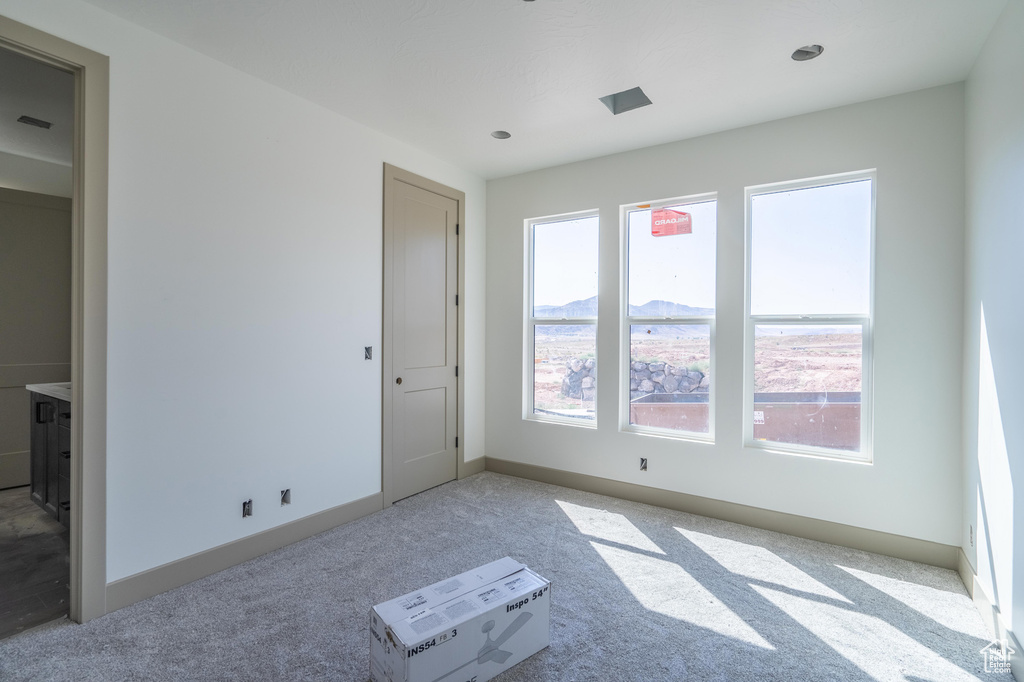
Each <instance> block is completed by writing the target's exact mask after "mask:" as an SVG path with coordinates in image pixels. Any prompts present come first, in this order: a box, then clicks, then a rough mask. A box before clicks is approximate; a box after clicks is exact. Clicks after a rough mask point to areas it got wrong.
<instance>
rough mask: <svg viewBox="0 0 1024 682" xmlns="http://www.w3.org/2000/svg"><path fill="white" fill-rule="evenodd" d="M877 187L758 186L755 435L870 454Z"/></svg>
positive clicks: (748, 411) (836, 180)
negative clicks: (873, 271)
mask: <svg viewBox="0 0 1024 682" xmlns="http://www.w3.org/2000/svg"><path fill="white" fill-rule="evenodd" d="M874 186H875V181H874V173H873V172H865V173H856V174H849V175H841V176H831V177H828V178H818V179H816V180H809V181H800V182H793V183H785V184H780V185H770V186H762V187H755V188H748V189H747V267H748V270H747V284H748V290H747V313H748V314H747V328H746V338H747V344H746V348H747V372H746V375H747V387H746V391H745V396H746V405H745V415H746V417H745V421H746V424H745V440H746V442H747V444H748V445H753V446H760V447H765V448H770V449H782V450H786V451H789V452H797V453H806V454H820V455H827V456H833V457H842V458H847V459H859V460H869V459H870V441H869V437H870V433H871V431H870V423H869V421H870V415H871V410H870V399H871V391H870V376H871V373H870V367H871V363H870V358H871V307H872V267H873V266H872V251H873V235H874V203H875V202H874Z"/></svg>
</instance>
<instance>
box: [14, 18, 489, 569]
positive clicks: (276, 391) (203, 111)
mask: <svg viewBox="0 0 1024 682" xmlns="http://www.w3.org/2000/svg"><path fill="white" fill-rule="evenodd" d="M0 14H3V15H5V16H8V17H10V18H12V19H15V20H17V21H21V22H24V23H26V24H29V25H31V26H33V27H35V28H38V29H41V30H43V31H47V32H49V33H52V34H54V35H57V36H58V37H61V38H64V39H66V40H69V41H71V42H74V43H77V44H79V45H82V46H84V47H87V48H89V49H91V50H95V51H97V52H100V53H103V54H107V55H109V56H110V174H109V180H110V187H109V196H110V206H109V228H108V229H109V336H108V339H109V353H108V387H107V390H108V406H107V407H108V409H107V414H108V452H107V518H108V533H107V543H108V545H107V572H108V573H107V579H108V581H113V580H117V579H119V578H123V577H126V576H129V575H132V574H135V573H138V572H140V571H143V570H146V569H149V568H152V567H155V566H158V565H161V564H164V563H166V562H169V561H172V560H175V559H178V558H181V557H184V556H187V555H190V554H193V553H195V552H200V551H202V550H205V549H208V548H210V547H214V546H216V545H220V544H222V543H226V542H230V541H232V540H236V539H238V538H241V537H244V536H246V535H249V534H252V533H255V532H257V531H262V530H265V529H267V528H270V527H273V526H276V525H279V524H282V523H285V522H288V521H292V520H294V519H297V518H300V517H302V516H306V515H309V514H312V513H315V512H318V511H321V510H324V509H328V508H330V507H334V506H336V505H340V504H344V503H346V502H350V501H352V500H355V499H358V498H362V497H364V496H366V495H370V494H372V493H374V492H377V491H379V490H380V487H381V481H380V452H381V450H380V447H381V444H380V423H381V409H380V404H381V396H380V372H381V365H380V357H381V353H380V343H381V306H382V301H381V277H382V266H381V259H382V250H381V249H382V246H381V243H382V239H381V204H382V196H381V193H382V178H383V168H382V164H383V162H385V161H387V162H389V163H392V164H395V165H397V166H399V167H402V168H405V169H407V170H409V171H412V172H414V173H418V174H421V175H424V176H427V177H429V178H431V179H433V180H436V181H438V182H441V183H444V184H447V185H450V186H452V187H455V188H457V189H461V190H463V191H465V192H466V194H467V202H466V203H467V223H468V224H467V226H466V229H465V230H464V232H463V234H464V235H465V237H464V238H465V240H466V242H465V243H466V251H467V262H466V287H467V289H468V290H469V291H471V292H473V291H482V290H483V287H484V284H485V283H484V275H483V273H484V249H485V239H484V238H485V231H484V201H485V196H484V191H485V187H484V183H483V181H482V180H481V179H480V178H478V177H476V176H474V175H472V174H470V173H467V172H464V171H462V170H460V169H459V168H456V167H453V166H451V165H449V164H447V163H444V162H442V161H440V160H438V159H436V158H434V157H431V156H429V155H427V154H425V153H422V152H420V151H418V150H417V149H415V148H412V147H410V146H408V145H405V144H403V143H400V142H398V141H396V140H394V139H392V138H389V137H386V136H384V135H382V134H379V133H377V132H374V131H372V130H370V129H368V128H365V127H363V126H361V125H358V124H356V123H353V122H352V121H350V120H348V119H346V118H344V117H341V116H339V115H337V114H334V113H332V112H329V111H327V110H325V109H323V108H321V107H319V106H316V105H313V104H310V103H308V102H306V101H304V100H301V99H299V98H297V97H295V96H293V95H290V94H288V93H286V92H284V91H282V90H280V89H278V88H276V87H273V86H270V85H267V84H265V83H263V82H261V81H258V80H256V79H254V78H252V77H249V76H247V75H244V74H242V73H240V72H238V71H236V70H234V69H232V68H229V67H227V66H225V65H223V64H220V63H218V62H215V61H213V60H211V59H209V58H207V57H205V56H202V55H200V54H198V53H196V52H193V51H191V50H188V49H186V48H184V47H182V46H180V45H177V44H175V43H172V42H170V41H168V40H165V39H163V38H161V37H159V36H157V35H155V34H153V33H151V32H148V31H146V30H143V29H141V28H139V27H137V26H135V25H132V24H130V23H127V22H125V21H123V20H120V19H118V18H115V17H113V16H111V15H108V14H106V13H104V12H101V11H99V10H97V9H96V8H94V7H92V6H90V5H86V4H84V3H80V2H77V1H76V0H53V1H51V2H46V3H39V2H35V1H34V0H0ZM483 304H484V301H483V298H482V297H476V296H467V301H466V305H467V310H466V319H467V330H466V338H467V348H466V349H465V355H464V362H463V364H464V365H465V366H466V367H467V368H468V372H467V382H466V385H467V391H466V393H467V394H466V421H467V423H466V424H465V451H466V453H467V456H468V457H474V456H476V457H478V456H482V454H483V445H484V442H483V411H482V403H483V369H482V368H483V357H484V353H483V351H484V342H483V339H484V305H483ZM371 344H372V345H373V346H374V348H375V350H376V353H375V354H374V360H373V361H372V362H367V361H364V360H363V346H366V345H371ZM474 368H480V369H479V370H478V371H474ZM368 387H369V388H368ZM285 487H290V488H291V489H292V504H291V506H289V507H283V508H282V507H280V506H279V504H278V502H277V499H276V498H277V495H278V491H280V490H281V489H282V488H285ZM249 497H252V498H253V500H254V506H255V510H254V511H255V514H254V516H253V517H252V518H250V519H246V520H244V521H243V520H242V519H241V515H240V509H241V507H240V504H241V501H242V500H244V499H247V498H249Z"/></svg>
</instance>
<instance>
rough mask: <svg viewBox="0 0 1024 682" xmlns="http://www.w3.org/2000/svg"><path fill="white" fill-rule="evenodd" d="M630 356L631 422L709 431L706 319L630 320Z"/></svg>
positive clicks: (642, 424)
mask: <svg viewBox="0 0 1024 682" xmlns="http://www.w3.org/2000/svg"><path fill="white" fill-rule="evenodd" d="M629 361H630V364H629V423H630V424H632V425H635V426H647V427H652V428H659V429H671V430H673V431H689V432H693V433H708V430H709V427H710V423H711V420H710V413H709V402H708V397H709V395H710V391H711V327H710V326H709V325H706V324H657V325H632V326H631V327H630V329H629Z"/></svg>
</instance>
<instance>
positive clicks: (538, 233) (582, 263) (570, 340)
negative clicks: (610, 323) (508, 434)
mask: <svg viewBox="0 0 1024 682" xmlns="http://www.w3.org/2000/svg"><path fill="white" fill-rule="evenodd" d="M526 241H527V246H526V251H527V253H529V258H528V259H527V272H526V287H527V292H526V297H525V298H526V325H525V331H526V338H525V339H524V347H525V348H526V361H525V368H524V374H525V382H524V383H525V390H524V396H525V400H524V416H525V417H526V418H528V419H547V420H553V421H563V422H567V423H576V424H590V425H594V423H595V416H594V406H595V404H596V398H597V249H598V217H597V212H596V211H591V212H588V213H583V214H574V215H564V216H557V217H551V218H537V219H534V220H528V221H527V223H526Z"/></svg>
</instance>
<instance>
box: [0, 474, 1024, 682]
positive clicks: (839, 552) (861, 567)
mask: <svg viewBox="0 0 1024 682" xmlns="http://www.w3.org/2000/svg"><path fill="white" fill-rule="evenodd" d="M506 555H508V556H511V557H513V558H515V559H518V560H520V561H522V562H524V563H525V564H527V565H529V566H530V567H531V568H533V569H534V570H535V571H537V572H538V573H540V574H541V575H543V576H545V577H546V578H548V579H550V580H551V581H552V602H551V646H550V647H548V648H547V649H545V650H543V651H541V652H540V653H538V654H537V655H535V656H533V657H532V658H530V659H527V660H526V661H524V662H523V663H521V664H519V665H518V666H516V667H514V668H512V669H511V670H509V671H508V672H506V673H505V674H504V675H502V676H501V677H499V678H497V679H499V680H501V681H502V682H533V681H537V680H551V681H558V682H563V681H571V680H609V681H616V682H618V681H626V680H723V681H724V680H749V681H751V682H753V681H755V680H756V681H762V680H780V681H786V682H790V681H795V680H801V681H802V680H830V681H831V680H901V681H908V682H922V681H924V680H932V681H935V682H953V681H956V680H972V679H983V680H986V681H990V682H996V681H999V682H1005V681H1007V680H1010V679H1011V678H1010V676H1009V675H995V674H987V673H984V672H983V667H982V665H983V661H982V657H981V654H980V653H979V651H980V650H981V649H982V648H983V647H984V646H986V645H987V644H988V642H989V640H988V633H987V632H986V631H985V628H984V626H983V624H982V621H981V618H980V616H979V615H978V614H977V612H976V611H975V610H974V607H973V605H972V603H971V600H970V598H969V597H968V596H967V594H966V592H965V590H964V588H963V585H962V584H961V583H960V580H959V578H958V577H957V575H956V574H955V573H954V572H952V571H948V570H944V569H938V568H934V567H930V566H925V565H921V564H915V563H912V562H908V561H903V560H899V559H892V558H888V557H884V556H879V555H874V554H868V553H866V552H860V551H856V550H850V549H845V548H842V547H837V546H833V545H827V544H822V543H818V542H812V541H809V540H802V539H798V538H793V537H790V536H786V535H781V534H778V533H771V532H767V531H762V530H756V529H752V528H748V527H745V526H738V525H735V524H730V523H726V522H723V521H716V520H712V519H707V518H703V517H699V516H692V515H689V514H683V513H680V512H674V511H668V510H664V509H660V508H657V507H650V506H646V505H642V504H636V503H632V502H625V501H622V500H617V499H614V498H609V497H602V496H599V495H591V494H588V493H582V492H578V491H574V490H569V489H566V488H559V487H555V486H549V485H544V484H540V483H534V482H530V481H524V480H521V479H517V478H511V477H506V476H500V475H497V474H492V473H485V474H480V475H477V476H474V477H471V478H468V479H465V480H463V481H458V482H453V483H449V484H446V485H444V486H441V487H439V488H434V489H433V490H428V491H427V492H425V493H422V494H420V495H417V496H415V497H412V498H409V499H407V500H404V501H402V502H400V503H398V504H396V505H395V506H393V507H391V508H389V509H387V510H384V511H383V512H380V513H377V514H373V515H372V516H369V517H366V518H363V519H360V520H359V521H356V522H353V523H350V524H348V525H345V526H342V527H339V528H336V529H334V530H331V531H328V532H326V533H323V534H321V535H318V536H316V537H314V538H310V539H309V540H306V541H303V542H300V543H297V544H294V545H291V546H290V547H286V548H284V549H281V550H278V551H276V552H273V553H271V554H268V555H265V556H262V557H259V558H257V559H254V560H252V561H249V562H247V563H245V564H242V565H240V566H236V567H234V568H231V569H229V570H227V571H223V572H221V573H218V574H216V575H213V576H210V577H208V578H205V579H203V580H199V581H197V582H195V583H192V584H190V585H186V586H185V587H182V588H179V589H177V590H174V591H172V592H168V593H166V594H162V595H159V596H157V597H154V598H152V599H149V600H146V601H144V602H140V603H138V604H135V605H133V606H131V607H128V608H125V609H122V610H120V611H116V612H114V613H112V614H109V615H107V616H105V617H103V618H99V619H97V620H94V621H92V622H90V623H87V624H85V625H71V624H68V623H67V622H66V621H65V622H62V623H57V624H54V625H51V626H46V627H44V628H41V629H36V630H33V631H31V632H27V633H24V634H21V635H17V636H15V637H12V638H10V639H8V640H5V641H3V642H0V679H3V680H5V681H9V682H13V681H15V680H76V681H79V680H81V681H85V680H97V681H102V682H110V681H115V680H173V681H175V682H179V681H183V680H366V679H367V677H368V665H369V664H368V655H369V634H368V629H367V627H366V624H367V613H368V611H369V609H370V607H371V606H372V605H373V604H376V603H378V602H382V601H385V600H387V599H390V598H392V597H396V596H398V595H401V594H403V593H405V592H408V591H411V590H413V589H416V588H419V587H423V586H425V585H428V584H430V583H433V582H436V581H438V580H441V579H443V578H446V577H448V576H451V575H454V574H457V573H460V572H462V571H465V570H468V569H470V568H473V567H475V566H477V565H480V564H483V563H486V562H489V561H492V560H494V559H497V558H500V557H502V556H506Z"/></svg>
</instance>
